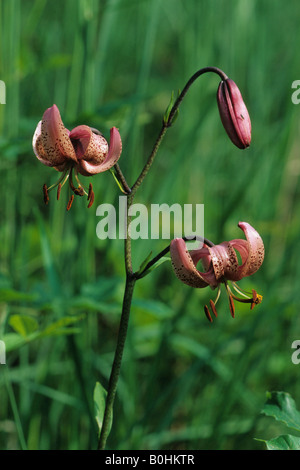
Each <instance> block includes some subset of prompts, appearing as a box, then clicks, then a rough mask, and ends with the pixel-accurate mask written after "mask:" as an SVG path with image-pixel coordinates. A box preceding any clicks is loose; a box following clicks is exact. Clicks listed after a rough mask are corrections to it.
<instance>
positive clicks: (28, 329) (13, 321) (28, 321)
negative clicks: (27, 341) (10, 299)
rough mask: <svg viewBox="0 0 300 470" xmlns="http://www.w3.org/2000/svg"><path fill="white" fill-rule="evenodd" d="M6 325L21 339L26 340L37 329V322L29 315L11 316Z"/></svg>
mask: <svg viewBox="0 0 300 470" xmlns="http://www.w3.org/2000/svg"><path fill="white" fill-rule="evenodd" d="M8 323H9V325H10V326H11V327H12V328H13V329H14V330H15V331H16V332H17V333H19V334H20V335H21V336H22V337H23V338H26V337H27V336H29V335H30V334H32V333H34V332H35V331H36V330H37V329H38V322H37V320H36V319H35V318H33V317H30V316H29V315H17V314H16V315H11V316H10V318H9V321H8Z"/></svg>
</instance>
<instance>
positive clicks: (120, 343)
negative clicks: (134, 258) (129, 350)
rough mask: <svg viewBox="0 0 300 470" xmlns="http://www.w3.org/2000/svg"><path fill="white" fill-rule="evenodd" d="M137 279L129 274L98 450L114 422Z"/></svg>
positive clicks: (104, 444)
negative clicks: (114, 411) (113, 416)
mask: <svg viewBox="0 0 300 470" xmlns="http://www.w3.org/2000/svg"><path fill="white" fill-rule="evenodd" d="M135 281H136V280H135V278H134V277H133V276H132V275H127V277H126V286H125V292H124V299H123V309H122V316H121V321H120V329H119V334H118V340H117V347H116V352H115V358H114V362H113V366H112V370H111V375H110V380H109V384H108V390H107V398H106V404H105V412H104V417H103V423H102V428H101V433H100V437H99V442H98V450H104V449H105V446H106V440H107V438H108V435H109V431H110V423H111V422H112V415H113V405H114V400H115V395H116V391H117V385H118V379H119V375H120V370H121V363H122V357H123V351H124V346H125V340H126V336H127V329H128V323H129V316H130V307H131V301H132V295H133V290H134V286H135Z"/></svg>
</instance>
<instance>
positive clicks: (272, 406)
mask: <svg viewBox="0 0 300 470" xmlns="http://www.w3.org/2000/svg"><path fill="white" fill-rule="evenodd" d="M262 413H263V414H265V415H266V416H272V417H273V418H275V419H276V420H277V421H280V422H282V423H284V424H285V425H286V426H288V427H289V428H292V429H295V430H297V431H300V413H299V411H298V410H297V408H296V404H295V401H294V400H293V398H292V397H291V395H290V394H289V393H286V392H267V402H266V403H265V405H264V407H263V409H262Z"/></svg>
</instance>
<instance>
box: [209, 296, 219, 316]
mask: <svg viewBox="0 0 300 470" xmlns="http://www.w3.org/2000/svg"><path fill="white" fill-rule="evenodd" d="M209 303H210V308H211V310H212V312H213V314H214V316H215V317H217V316H218V314H217V310H216V305H215V303H214V301H213V300H210V301H209Z"/></svg>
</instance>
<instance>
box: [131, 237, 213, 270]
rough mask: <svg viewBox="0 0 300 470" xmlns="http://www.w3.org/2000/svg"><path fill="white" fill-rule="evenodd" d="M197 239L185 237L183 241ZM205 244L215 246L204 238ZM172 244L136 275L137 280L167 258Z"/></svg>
mask: <svg viewBox="0 0 300 470" xmlns="http://www.w3.org/2000/svg"><path fill="white" fill-rule="evenodd" d="M196 238H197V237H193V238H188V237H183V240H184V241H185V242H187V241H193V240H196ZM203 243H205V244H206V245H208V246H214V243H213V242H211V241H210V240H208V239H207V238H203ZM170 247H171V244H169V245H168V246H167V247H166V248H164V249H163V250H162V251H160V252H159V253H158V254H157V255H156V256H155V257H154V258H152V260H150V261H149V263H147V264H146V266H145V268H144V269H143V270H142V271H141V272H139V273H136V279H141V278H142V277H144V276H145V274H146V272H147V271H148V270H149V269H150V268H151V267H152V266H153V265H154V264H155V263H157V261H159V260H160V259H161V258H162V257H163V256H165V255H166V254H167V253H169V251H170Z"/></svg>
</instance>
